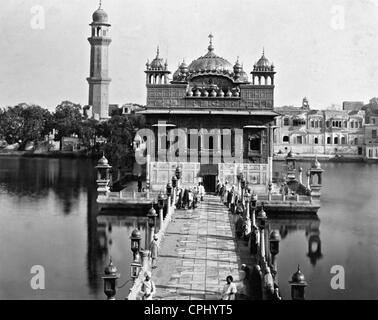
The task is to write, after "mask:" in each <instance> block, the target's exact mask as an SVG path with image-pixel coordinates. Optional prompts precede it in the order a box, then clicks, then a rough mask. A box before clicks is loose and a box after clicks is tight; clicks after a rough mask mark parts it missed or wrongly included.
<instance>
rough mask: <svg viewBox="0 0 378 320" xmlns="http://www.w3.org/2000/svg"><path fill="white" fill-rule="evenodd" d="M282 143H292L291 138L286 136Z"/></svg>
mask: <svg viewBox="0 0 378 320" xmlns="http://www.w3.org/2000/svg"><path fill="white" fill-rule="evenodd" d="M282 141H283V142H290V139H289V136H284V137H283V140H282Z"/></svg>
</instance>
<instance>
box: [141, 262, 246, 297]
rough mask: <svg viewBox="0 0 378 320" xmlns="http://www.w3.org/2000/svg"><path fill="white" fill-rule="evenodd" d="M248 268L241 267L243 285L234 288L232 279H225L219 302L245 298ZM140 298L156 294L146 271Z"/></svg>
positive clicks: (229, 277)
mask: <svg viewBox="0 0 378 320" xmlns="http://www.w3.org/2000/svg"><path fill="white" fill-rule="evenodd" d="M248 271H249V268H248V267H247V266H246V265H244V264H243V265H242V272H243V273H244V279H242V280H243V281H242V282H243V283H241V284H240V285H239V286H236V283H235V282H234V278H233V277H232V276H231V275H230V276H228V277H227V278H226V283H225V284H224V286H223V288H222V291H221V294H220V300H236V299H245V298H246V289H245V288H246V287H245V284H244V282H245V281H248V273H247V272H248ZM140 293H141V296H142V300H152V298H153V296H154V295H155V294H156V286H155V283H154V282H153V281H152V279H151V272H150V271H146V273H145V279H144V281H143V283H142V286H141V291H140Z"/></svg>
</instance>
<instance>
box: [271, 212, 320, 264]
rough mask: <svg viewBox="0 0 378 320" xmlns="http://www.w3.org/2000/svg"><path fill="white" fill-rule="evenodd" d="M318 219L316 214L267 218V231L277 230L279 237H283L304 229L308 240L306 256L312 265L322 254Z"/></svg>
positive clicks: (283, 238)
mask: <svg viewBox="0 0 378 320" xmlns="http://www.w3.org/2000/svg"><path fill="white" fill-rule="evenodd" d="M319 227H320V219H319V218H318V217H317V216H309V217H298V218H291V217H290V218H287V219H285V218H273V219H271V218H269V220H268V233H267V234H270V231H271V230H279V232H280V235H281V239H282V240H283V241H284V240H285V238H286V237H287V236H288V235H289V234H290V233H293V232H296V231H301V230H304V231H305V235H306V238H307V241H308V253H307V256H308V257H309V259H310V262H311V264H312V265H313V266H315V265H316V263H317V261H318V260H320V259H321V258H322V257H323V255H322V252H321V240H320V230H319Z"/></svg>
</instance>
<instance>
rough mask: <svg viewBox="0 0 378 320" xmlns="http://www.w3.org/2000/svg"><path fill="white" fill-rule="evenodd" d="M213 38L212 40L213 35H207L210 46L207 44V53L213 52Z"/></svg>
mask: <svg viewBox="0 0 378 320" xmlns="http://www.w3.org/2000/svg"><path fill="white" fill-rule="evenodd" d="M213 38H214V36H213V34H212V33H211V32H210V34H209V39H210V41H209V42H210V44H209V47H208V49H209V51H213V50H214V47H213Z"/></svg>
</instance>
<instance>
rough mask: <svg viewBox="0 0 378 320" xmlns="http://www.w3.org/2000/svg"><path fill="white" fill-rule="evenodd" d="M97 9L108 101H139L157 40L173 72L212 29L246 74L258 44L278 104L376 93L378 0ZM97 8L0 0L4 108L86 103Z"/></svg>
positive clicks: (160, 2) (236, 0)
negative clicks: (270, 68)
mask: <svg viewBox="0 0 378 320" xmlns="http://www.w3.org/2000/svg"><path fill="white" fill-rule="evenodd" d="M102 7H103V9H104V10H105V11H106V12H107V13H108V15H109V21H110V23H111V24H112V27H111V37H112V40H113V41H112V43H111V45H110V48H109V68H110V71H109V72H110V77H111V78H112V82H111V84H110V90H109V95H110V97H109V101H110V103H114V104H120V105H122V104H124V103H126V102H133V103H139V104H145V102H146V97H145V94H146V88H145V74H144V70H145V64H146V61H147V59H150V61H151V60H152V59H153V58H154V57H155V55H156V47H157V45H159V46H160V55H161V56H162V57H164V58H167V59H168V67H169V70H170V71H171V72H172V73H173V72H174V71H175V70H176V69H177V66H178V63H179V62H180V61H182V59H183V58H185V60H186V62H187V63H190V62H191V61H192V60H194V59H196V58H198V57H200V56H202V55H204V54H205V53H206V52H207V46H208V41H209V39H208V35H209V33H212V34H213V35H214V39H213V45H214V47H215V53H216V54H218V55H219V56H221V57H224V58H226V59H227V60H228V61H230V62H231V63H232V64H234V63H235V61H236V59H237V57H238V56H239V57H240V61H241V62H242V63H243V64H244V70H245V71H246V72H247V73H248V74H249V72H250V71H252V68H253V64H254V63H255V62H256V61H257V60H258V59H259V58H260V56H261V53H262V49H263V48H265V55H266V57H267V58H268V59H270V60H271V61H272V62H274V64H275V66H276V71H277V75H276V81H275V84H276V88H275V106H276V107H279V106H283V105H295V106H300V104H301V101H302V98H303V97H304V96H306V97H308V99H309V101H310V106H311V108H314V109H315V108H317V109H323V108H326V107H329V106H330V105H332V104H337V105H341V104H342V102H343V101H364V102H366V103H367V102H368V101H369V99H370V98H372V97H375V96H378V0H358V1H355V0H138V1H131V0H102ZM41 8H42V9H43V11H41V10H40V9H41ZM97 8H98V0H8V1H1V7H0V27H1V31H0V49H1V50H0V55H1V56H0V73H1V77H0V106H1V107H5V106H9V105H16V104H18V103H21V102H26V103H35V104H38V105H40V106H42V107H45V108H48V109H50V110H53V109H54V108H55V107H56V106H57V105H58V104H59V103H60V102H61V101H63V100H70V101H72V102H75V103H80V104H82V105H85V104H87V103H88V83H87V81H86V78H87V77H88V75H89V54H90V45H89V43H88V41H87V38H88V36H89V35H90V27H89V23H90V22H91V17H92V13H93V12H94V11H95V10H96V9H97ZM36 10H37V11H38V10H39V11H38V12H39V13H41V12H42V13H44V15H43V16H44V26H43V23H42V22H41V21H42V20H38V19H36V15H37V13H36V12H37V11H36ZM38 17H39V15H38ZM36 21H39V23H37V22H36Z"/></svg>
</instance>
